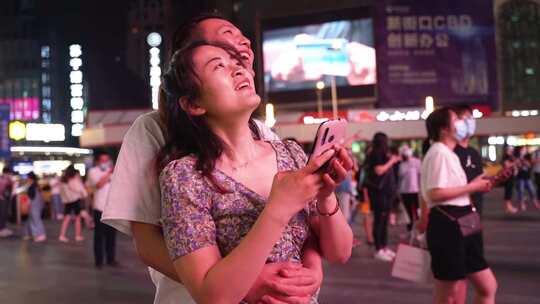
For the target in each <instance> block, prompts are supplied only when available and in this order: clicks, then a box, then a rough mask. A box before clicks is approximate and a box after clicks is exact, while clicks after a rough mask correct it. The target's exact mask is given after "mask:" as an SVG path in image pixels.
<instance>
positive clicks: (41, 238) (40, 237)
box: [34, 234, 47, 243]
mask: <svg viewBox="0 0 540 304" xmlns="http://www.w3.org/2000/svg"><path fill="white" fill-rule="evenodd" d="M46 240H47V236H46V235H45V234H42V235H38V236H36V237H35V238H34V242H35V243H42V242H45V241H46Z"/></svg>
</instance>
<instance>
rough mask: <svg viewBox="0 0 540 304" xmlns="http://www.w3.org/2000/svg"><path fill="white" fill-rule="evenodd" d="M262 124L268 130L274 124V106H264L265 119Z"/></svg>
mask: <svg viewBox="0 0 540 304" xmlns="http://www.w3.org/2000/svg"><path fill="white" fill-rule="evenodd" d="M264 124H265V125H266V126H267V127H269V128H272V127H273V126H274V125H275V124H276V115H275V112H274V105H273V104H271V103H267V104H266V119H265V121H264Z"/></svg>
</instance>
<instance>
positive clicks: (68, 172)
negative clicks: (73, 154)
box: [60, 165, 79, 184]
mask: <svg viewBox="0 0 540 304" xmlns="http://www.w3.org/2000/svg"><path fill="white" fill-rule="evenodd" d="M77 174H79V171H77V169H75V166H73V165H69V166H67V168H66V169H65V170H64V173H63V174H62V178H61V179H60V180H61V181H62V183H64V184H66V183H67V182H69V180H70V179H72V178H73V177H74V176H76V175H77Z"/></svg>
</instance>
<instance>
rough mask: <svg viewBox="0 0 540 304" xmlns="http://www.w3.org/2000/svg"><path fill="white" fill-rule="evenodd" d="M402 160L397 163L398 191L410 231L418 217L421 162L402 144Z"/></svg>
mask: <svg viewBox="0 0 540 304" xmlns="http://www.w3.org/2000/svg"><path fill="white" fill-rule="evenodd" d="M401 158H402V161H401V162H400V163H399V193H400V196H401V200H402V201H403V204H404V205H405V209H406V210H407V214H408V215H409V218H410V219H411V222H410V223H409V224H408V225H407V230H408V231H409V232H411V230H412V227H413V224H414V222H415V221H416V220H417V219H418V207H419V206H418V192H419V191H420V170H421V167H422V165H421V162H420V160H419V159H418V158H416V157H414V156H413V150H412V149H411V148H410V147H409V146H408V145H404V146H403V147H401Z"/></svg>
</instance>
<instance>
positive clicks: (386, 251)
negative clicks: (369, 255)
mask: <svg viewBox="0 0 540 304" xmlns="http://www.w3.org/2000/svg"><path fill="white" fill-rule="evenodd" d="M382 250H383V252H384V254H386V255H387V256H389V257H390V258H392V260H393V259H394V258H395V257H396V253H395V252H394V251H392V250H390V249H389V248H384V249H382Z"/></svg>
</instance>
